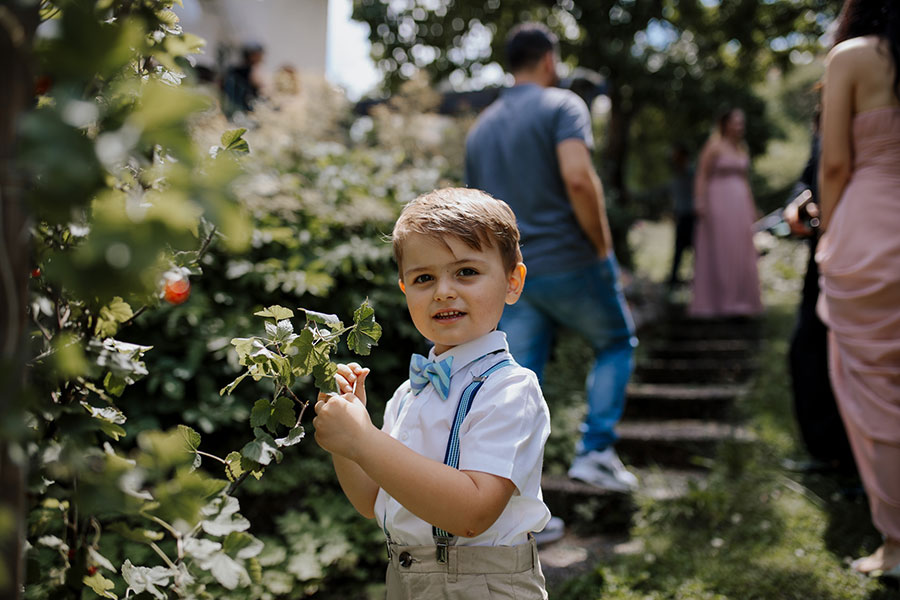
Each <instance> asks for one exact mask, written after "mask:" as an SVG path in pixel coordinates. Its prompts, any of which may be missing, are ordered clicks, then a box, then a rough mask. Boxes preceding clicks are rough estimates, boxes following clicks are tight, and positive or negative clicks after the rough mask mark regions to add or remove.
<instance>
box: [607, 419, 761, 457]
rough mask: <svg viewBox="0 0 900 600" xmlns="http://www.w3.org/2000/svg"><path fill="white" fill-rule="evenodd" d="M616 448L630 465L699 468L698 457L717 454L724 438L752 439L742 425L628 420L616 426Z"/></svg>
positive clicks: (685, 420) (690, 421)
mask: <svg viewBox="0 0 900 600" xmlns="http://www.w3.org/2000/svg"><path fill="white" fill-rule="evenodd" d="M616 431H617V433H618V434H619V441H618V442H617V443H616V450H617V451H618V453H619V455H620V456H621V457H622V460H623V462H625V464H626V465H636V466H646V465H660V466H666V467H678V468H685V469H691V468H697V467H698V464H697V461H696V459H697V458H700V459H704V458H706V459H712V458H715V456H716V452H717V451H718V449H719V446H720V445H721V444H722V443H723V442H728V441H731V442H737V443H749V442H751V441H752V440H753V439H754V436H753V434H752V433H751V432H750V431H749V430H747V429H745V428H743V427H740V426H736V425H729V424H727V423H717V422H711V421H700V420H688V419H679V420H670V421H631V422H628V421H624V422H622V423H619V425H618V426H617V427H616Z"/></svg>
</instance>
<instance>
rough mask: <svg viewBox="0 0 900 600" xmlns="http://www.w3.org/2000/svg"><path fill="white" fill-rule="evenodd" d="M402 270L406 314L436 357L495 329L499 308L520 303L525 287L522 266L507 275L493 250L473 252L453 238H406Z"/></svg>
mask: <svg viewBox="0 0 900 600" xmlns="http://www.w3.org/2000/svg"><path fill="white" fill-rule="evenodd" d="M445 242H446V243H445ZM401 268H402V269H403V271H402V273H401V277H400V289H402V290H403V293H404V294H406V304H407V306H408V307H409V314H410V316H411V317H412V320H413V324H414V325H415V326H416V329H418V330H419V333H421V334H422V335H423V336H425V337H426V338H427V339H429V340H431V341H432V342H434V352H435V354H442V353H443V352H446V351H447V350H449V349H450V348H453V347H454V346H458V345H459V344H463V343H465V342H469V341H472V340H474V339H476V338H479V337H481V336H482V335H484V334H486V333H489V332H491V331H493V330H494V329H496V327H497V323H499V322H500V315H501V314H503V306H504V305H505V304H513V303H515V301H516V300H518V299H519V294H520V293H521V292H522V285H523V284H524V283H525V265H524V264H522V263H519V264H518V265H516V267H515V268H514V269H513V271H512V273H507V271H506V269H505V268H504V266H503V261H502V260H501V258H500V251H499V250H498V249H497V248H496V247H495V246H491V247H484V248H482V249H481V250H475V249H474V248H471V247H469V246H468V245H467V244H466V243H465V242H463V241H462V240H460V239H458V238H455V237H447V238H444V239H438V238H434V237H430V236H425V235H422V234H417V233H413V234H410V235H409V237H408V238H407V239H406V241H404V242H403V265H402V267H401Z"/></svg>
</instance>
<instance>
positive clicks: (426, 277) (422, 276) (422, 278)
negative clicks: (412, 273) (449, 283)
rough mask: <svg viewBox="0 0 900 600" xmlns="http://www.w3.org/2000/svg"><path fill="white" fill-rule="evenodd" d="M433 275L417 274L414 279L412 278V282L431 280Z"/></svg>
mask: <svg viewBox="0 0 900 600" xmlns="http://www.w3.org/2000/svg"><path fill="white" fill-rule="evenodd" d="M432 279H433V277H432V276H431V275H419V276H417V277H416V278H415V279H413V283H426V282H428V281H431V280H432Z"/></svg>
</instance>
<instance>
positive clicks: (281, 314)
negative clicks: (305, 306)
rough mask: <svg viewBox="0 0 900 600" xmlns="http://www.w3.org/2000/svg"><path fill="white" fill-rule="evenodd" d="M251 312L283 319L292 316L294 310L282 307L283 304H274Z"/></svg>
mask: <svg viewBox="0 0 900 600" xmlns="http://www.w3.org/2000/svg"><path fill="white" fill-rule="evenodd" d="M253 314H254V315H256V316H257V317H269V318H271V319H275V320H276V321H281V320H284V319H290V318H292V317H293V316H294V311H292V310H291V309H289V308H284V307H283V306H278V305H277V304H274V305H272V306H270V307H268V308H266V309H264V310H260V311H258V312H255V313H253Z"/></svg>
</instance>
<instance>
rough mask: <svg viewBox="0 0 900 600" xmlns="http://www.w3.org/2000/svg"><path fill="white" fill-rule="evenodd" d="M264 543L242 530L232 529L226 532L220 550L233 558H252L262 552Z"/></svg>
mask: <svg viewBox="0 0 900 600" xmlns="http://www.w3.org/2000/svg"><path fill="white" fill-rule="evenodd" d="M264 547H265V545H264V544H263V543H262V541H261V540H259V539H257V538H255V537H253V536H252V535H250V534H249V533H245V532H243V531H233V532H231V533H229V534H228V537H226V538H225V541H224V542H223V545H222V550H223V551H224V552H225V554H227V555H228V556H231V557H233V558H241V559H247V558H253V557H254V556H257V555H258V554H259V553H260V552H262V550H263V548H264Z"/></svg>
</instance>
